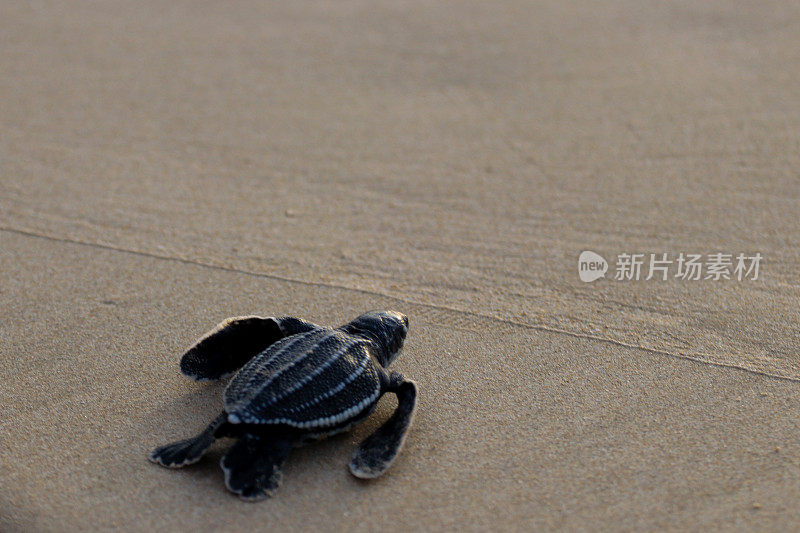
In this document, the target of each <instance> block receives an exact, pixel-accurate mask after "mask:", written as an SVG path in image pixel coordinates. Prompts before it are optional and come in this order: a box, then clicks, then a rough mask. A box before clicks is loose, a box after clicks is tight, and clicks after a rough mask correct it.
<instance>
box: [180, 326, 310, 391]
mask: <svg viewBox="0 0 800 533" xmlns="http://www.w3.org/2000/svg"><path fill="white" fill-rule="evenodd" d="M316 327H318V326H315V325H314V324H311V323H309V322H305V321H303V320H300V319H297V318H289V317H286V318H273V317H267V318H263V317H260V316H239V317H232V318H228V319H227V320H224V321H223V322H222V323H220V324H219V325H217V327H216V328H214V329H213V330H211V331H209V332H208V333H206V334H205V335H203V337H201V338H200V340H198V341H197V342H196V343H195V345H194V346H192V347H191V348H190V349H189V351H187V352H186V353H185V354H184V355H183V357H182V358H181V372H183V373H184V374H185V375H187V376H189V377H191V378H194V379H196V380H198V381H203V380H212V379H220V378H223V377H225V376H227V375H230V374H232V373H233V372H235V371H236V370H238V369H239V368H241V367H242V366H244V365H245V363H247V362H248V361H249V360H250V359H252V358H253V357H255V356H256V355H258V354H260V353H261V352H263V351H264V350H266V349H267V348H268V347H269V346H271V345H272V344H274V343H275V342H277V341H279V340H281V339H282V338H284V337H288V336H289V335H294V334H295V333H302V332H304V331H310V330H312V329H314V328H316Z"/></svg>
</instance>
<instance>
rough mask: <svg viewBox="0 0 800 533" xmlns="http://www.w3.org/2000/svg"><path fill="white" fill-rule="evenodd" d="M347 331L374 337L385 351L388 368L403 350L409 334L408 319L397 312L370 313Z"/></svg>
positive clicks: (357, 320) (347, 327) (353, 322)
mask: <svg viewBox="0 0 800 533" xmlns="http://www.w3.org/2000/svg"><path fill="white" fill-rule="evenodd" d="M345 329H347V330H348V331H350V332H352V333H356V334H362V335H367V336H369V337H372V338H373V339H375V340H376V341H378V343H379V344H380V345H381V346H382V347H383V348H384V349H385V360H384V361H381V364H383V366H384V367H388V366H389V365H390V364H391V363H392V361H394V360H395V358H396V357H397V356H398V355H400V351H401V350H402V349H403V341H405V340H406V333H408V317H407V316H406V315H404V314H403V313H398V312H397V311H370V312H369V313H364V314H363V315H361V316H360V317H358V318H356V319H355V320H353V321H352V322H350V323H349V324H348V325H347V326H346V327H345Z"/></svg>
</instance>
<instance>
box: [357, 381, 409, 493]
mask: <svg viewBox="0 0 800 533" xmlns="http://www.w3.org/2000/svg"><path fill="white" fill-rule="evenodd" d="M386 392H394V393H395V394H396V395H397V409H395V412H394V414H392V416H391V418H389V420H387V421H386V422H384V424H383V425H382V426H381V427H379V428H378V429H377V430H375V433H373V434H372V435H370V436H369V437H367V438H366V439H364V442H362V443H361V445H360V446H359V447H358V450H357V451H356V453H355V455H353V459H352V460H351V461H350V472H351V473H352V474H353V475H354V476H356V477H358V478H362V479H372V478H376V477H378V476H380V475H381V474H383V473H384V472H386V470H387V469H388V468H389V466H391V464H392V462H394V460H395V458H397V454H398V453H399V452H400V449H401V448H402V447H403V442H405V439H406V435H407V434H408V430H409V428H411V422H412V421H413V420H414V412H415V411H416V408H417V385H416V383H414V382H413V381H409V380H406V379H405V378H404V377H403V376H402V375H400V374H398V373H396V372H393V373H392V375H391V378H390V381H389V384H388V386H387V387H386Z"/></svg>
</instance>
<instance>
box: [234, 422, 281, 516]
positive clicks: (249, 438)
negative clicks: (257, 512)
mask: <svg viewBox="0 0 800 533" xmlns="http://www.w3.org/2000/svg"><path fill="white" fill-rule="evenodd" d="M292 444H293V441H292V440H291V439H286V438H269V437H261V436H256V435H245V436H243V437H242V438H240V439H239V440H237V441H236V443H235V444H234V445H233V446H231V448H230V450H228V452H227V453H226V454H225V456H224V457H223V458H222V460H221V461H220V466H222V470H223V471H224V472H225V485H226V486H227V487H228V489H229V490H230V491H231V492H233V493H235V494H238V495H239V498H241V499H242V500H246V501H258V500H263V499H264V498H267V497H269V496H272V495H273V494H274V492H275V490H277V488H278V487H279V486H280V484H281V480H282V478H283V475H282V473H281V467H282V466H283V463H284V461H286V458H287V457H288V456H289V451H290V450H291V449H292Z"/></svg>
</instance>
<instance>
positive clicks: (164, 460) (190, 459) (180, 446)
mask: <svg viewBox="0 0 800 533" xmlns="http://www.w3.org/2000/svg"><path fill="white" fill-rule="evenodd" d="M226 422H227V414H226V413H222V414H221V415H219V416H218V417H217V418H216V419H215V420H214V421H213V422H211V423H210V424H209V425H208V427H207V428H206V429H205V431H203V432H202V433H200V434H199V435H197V436H195V437H192V438H190V439H184V440H179V441H177V442H173V443H172V444H167V445H165V446H160V447H158V448H156V449H155V450H153V453H151V454H150V460H151V461H152V462H154V463H157V464H160V465H161V466H166V467H167V468H181V467H182V466H186V465H190V464H193V463H196V462H197V461H199V460H200V458H201V457H202V456H203V454H204V453H205V452H206V450H208V449H209V448H210V447H211V445H212V444H214V440H216V438H217V436H218V435H217V433H218V431H219V429H220V428H221V427H222V426H223V425H224V424H225V423H226Z"/></svg>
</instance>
